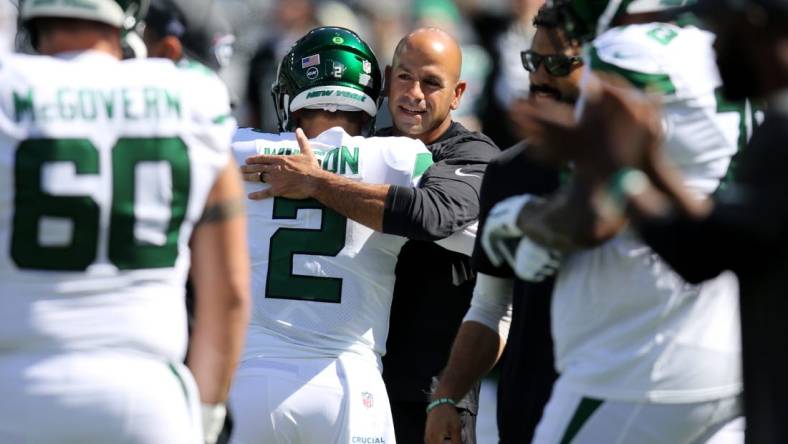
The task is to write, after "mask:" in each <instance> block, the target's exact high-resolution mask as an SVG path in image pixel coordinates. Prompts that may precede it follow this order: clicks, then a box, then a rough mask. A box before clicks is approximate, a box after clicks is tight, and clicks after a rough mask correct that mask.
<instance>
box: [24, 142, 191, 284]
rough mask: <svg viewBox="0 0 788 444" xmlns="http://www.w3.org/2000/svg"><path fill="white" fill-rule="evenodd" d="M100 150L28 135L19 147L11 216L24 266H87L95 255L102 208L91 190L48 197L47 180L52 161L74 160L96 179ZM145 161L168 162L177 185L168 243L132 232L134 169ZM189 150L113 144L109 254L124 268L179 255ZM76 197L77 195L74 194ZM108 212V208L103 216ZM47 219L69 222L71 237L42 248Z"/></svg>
mask: <svg viewBox="0 0 788 444" xmlns="http://www.w3.org/2000/svg"><path fill="white" fill-rule="evenodd" d="M99 155H100V154H99V150H98V149H96V147H95V146H94V145H93V144H92V143H91V142H90V141H89V140H86V139H28V140H25V141H24V142H22V143H21V144H20V145H19V147H18V149H17V151H16V161H15V167H14V174H15V179H14V196H15V197H14V208H15V211H14V220H13V236H12V238H11V257H12V259H13V260H14V263H16V265H17V266H18V267H19V268H23V269H34V270H52V271H55V270H57V271H84V270H85V269H87V267H88V266H90V265H91V264H92V263H93V262H95V260H96V256H97V254H98V251H97V250H98V245H99V227H100V226H101V221H100V219H101V215H102V211H101V209H100V207H99V204H98V203H97V202H96V201H95V200H94V199H93V198H92V197H90V196H88V195H63V194H58V195H55V194H51V193H50V192H48V191H47V190H46V189H44V188H45V186H46V187H47V188H49V189H56V188H58V184H56V183H54V184H53V183H46V184H45V183H44V180H42V175H43V172H44V169H45V166H46V165H47V164H51V163H55V162H57V163H70V164H72V165H73V168H74V172H75V174H76V175H78V176H83V175H84V176H87V175H94V176H98V175H99V174H100V173H101V171H99V165H100V162H99ZM140 162H157V163H160V162H164V163H166V164H167V165H169V168H170V173H171V174H170V176H171V182H172V190H161V192H160V193H159V194H160V195H169V194H171V199H169V200H170V202H169V206H170V208H169V210H170V219H169V224H168V225H167V229H166V232H165V233H164V238H163V242H161V243H159V244H156V245H154V244H151V243H144V242H139V241H138V240H137V239H136V238H135V235H134V228H135V214H134V206H135V205H134V199H135V196H134V194H135V189H136V187H135V184H136V183H137V180H142V179H143V178H138V177H137V174H136V169H137V168H136V167H137V165H138V164H139V163H140ZM189 171H190V169H189V154H188V148H187V147H186V144H184V143H183V141H182V140H181V139H179V138H177V137H174V138H122V139H119V140H118V141H117V143H116V144H115V146H114V148H113V149H112V204H111V205H112V207H111V211H110V212H109V233H108V236H107V241H106V242H107V245H108V251H107V257H108V259H109V261H110V262H111V263H112V264H114V265H115V266H116V267H118V268H119V269H121V270H128V269H139V268H163V267H172V266H174V264H175V260H176V259H177V257H178V235H179V232H180V227H181V223H182V222H183V219H184V216H185V214H186V207H187V204H188V200H189V187H190V183H191V182H190V172H189ZM74 194H77V193H74ZM105 214H106V213H105ZM44 217H47V218H50V219H56V220H68V221H70V222H71V230H70V231H71V239H70V241H69V242H64V243H62V244H60V243H59V244H56V245H42V244H41V243H42V242H41V240H40V239H41V236H40V235H41V233H40V232H39V231H40V230H41V225H42V224H41V221H42V218H44Z"/></svg>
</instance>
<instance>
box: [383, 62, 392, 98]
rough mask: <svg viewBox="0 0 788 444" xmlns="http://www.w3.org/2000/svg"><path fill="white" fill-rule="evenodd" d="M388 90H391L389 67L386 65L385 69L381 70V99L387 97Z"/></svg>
mask: <svg viewBox="0 0 788 444" xmlns="http://www.w3.org/2000/svg"><path fill="white" fill-rule="evenodd" d="M390 89H391V65H386V69H385V70H383V97H388V96H389V90H390Z"/></svg>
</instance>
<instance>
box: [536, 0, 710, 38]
mask: <svg viewBox="0 0 788 444" xmlns="http://www.w3.org/2000/svg"><path fill="white" fill-rule="evenodd" d="M694 2H695V0H547V3H546V5H547V7H552V8H555V9H556V10H557V11H558V14H559V16H560V22H561V27H562V28H563V29H564V30H565V31H566V33H567V36H568V37H569V38H570V39H573V40H576V41H579V42H587V41H591V40H593V39H594V38H595V37H596V36H597V35H599V34H602V33H603V32H605V31H607V30H608V29H609V28H610V24H611V23H613V21H614V20H615V19H616V18H618V17H620V16H621V15H624V14H641V13H651V12H663V11H667V10H670V9H676V8H681V7H684V6H687V5H689V4H691V3H694Z"/></svg>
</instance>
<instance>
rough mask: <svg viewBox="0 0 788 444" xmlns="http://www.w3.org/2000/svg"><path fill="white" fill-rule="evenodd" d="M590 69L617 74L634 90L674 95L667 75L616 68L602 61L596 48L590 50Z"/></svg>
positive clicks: (674, 87) (674, 89) (674, 90)
mask: <svg viewBox="0 0 788 444" xmlns="http://www.w3.org/2000/svg"><path fill="white" fill-rule="evenodd" d="M590 58H591V69H592V70H593V71H602V72H610V73H613V74H618V75H620V76H621V77H623V78H625V79H627V80H628V81H629V82H630V83H632V84H633V85H634V86H635V87H636V88H638V89H640V90H642V91H649V92H659V93H662V94H665V95H670V94H675V93H676V85H674V84H673V81H672V80H670V76H669V75H667V74H647V73H644V72H638V71H632V70H629V69H625V68H622V67H620V66H616V65H614V64H612V63H608V62H606V61H604V60H602V59H601V58H600V57H599V54H598V53H597V50H596V48H593V47H592V48H591V57H590Z"/></svg>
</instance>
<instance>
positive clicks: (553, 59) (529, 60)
mask: <svg viewBox="0 0 788 444" xmlns="http://www.w3.org/2000/svg"><path fill="white" fill-rule="evenodd" d="M520 59H521V60H522V61H523V68H525V70H526V71H528V72H536V70H537V69H539V65H541V64H542V62H544V69H545V71H547V73H548V74H550V75H551V76H554V77H564V76H567V75H569V73H570V72H572V70H573V69H575V67H576V66H579V65H581V64H582V63H583V59H582V57H579V56H565V55H563V54H550V55H541V54H538V53H536V52H534V51H531V50H530V49H529V50H528V51H523V52H521V53H520Z"/></svg>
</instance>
